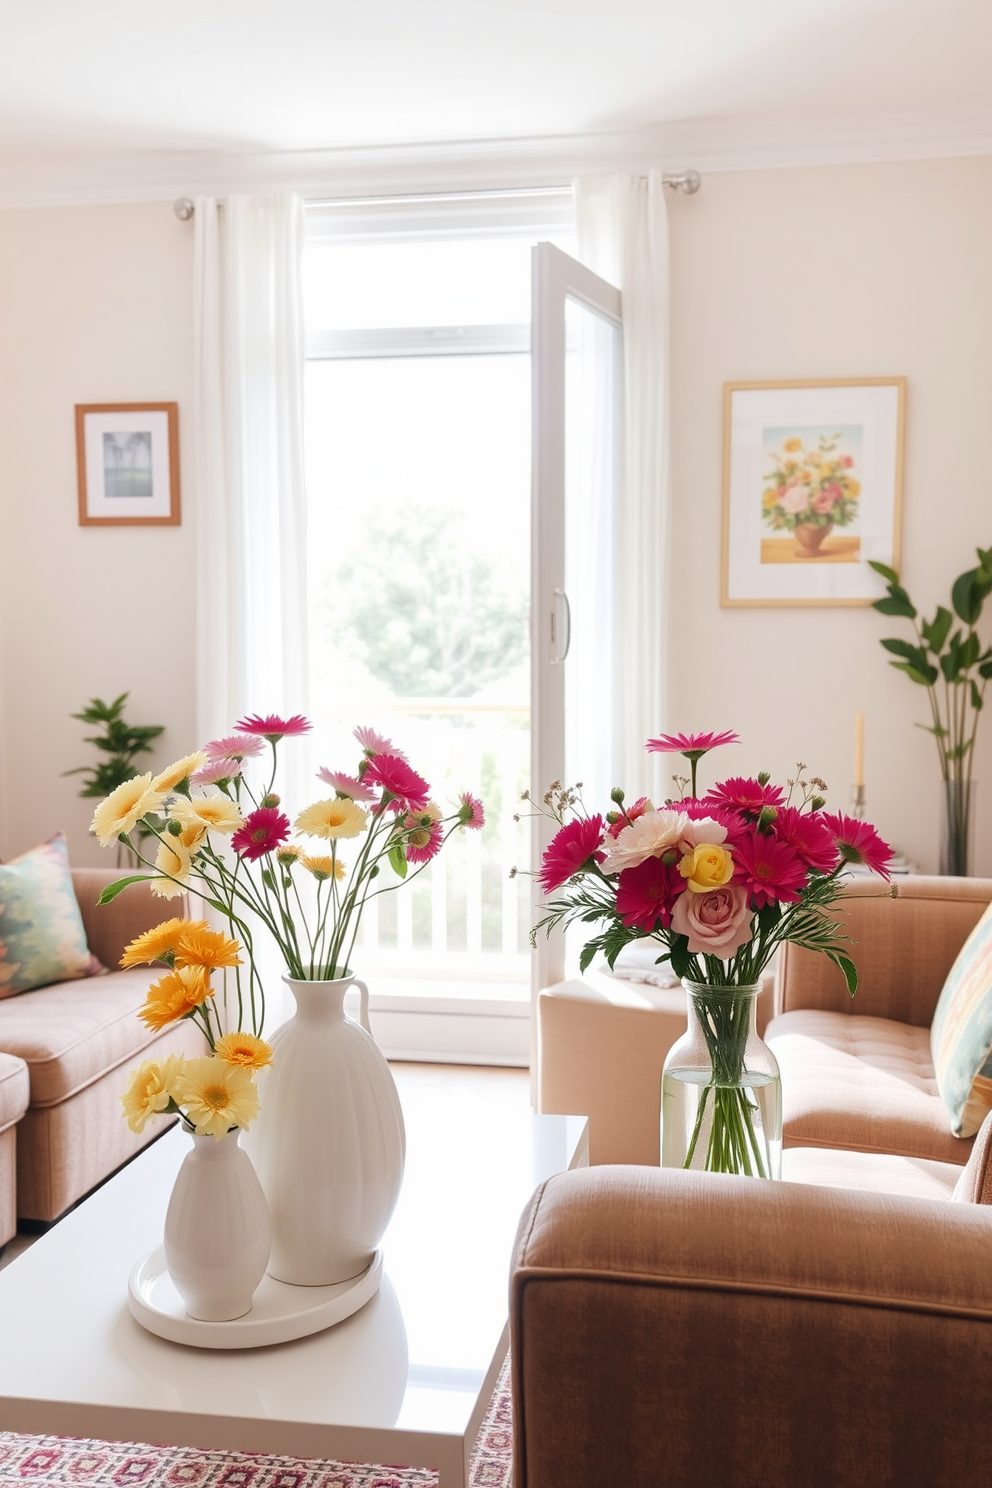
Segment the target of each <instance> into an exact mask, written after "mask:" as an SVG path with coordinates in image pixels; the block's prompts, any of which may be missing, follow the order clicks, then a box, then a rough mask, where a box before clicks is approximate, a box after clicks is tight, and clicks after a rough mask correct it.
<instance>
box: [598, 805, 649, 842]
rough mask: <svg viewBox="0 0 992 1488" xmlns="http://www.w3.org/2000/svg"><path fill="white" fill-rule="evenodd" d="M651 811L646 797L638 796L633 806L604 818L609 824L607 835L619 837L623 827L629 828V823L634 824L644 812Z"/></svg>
mask: <svg viewBox="0 0 992 1488" xmlns="http://www.w3.org/2000/svg"><path fill="white" fill-rule="evenodd" d="M651 809H652V806H651V802H650V801H649V800H648V798H647V796H638V798H637V800H636V801H635V802H634V804H633V806H622V807H621V808H620V810H619V811H611V812H610V814H609V816H608V817H607V818H606V820H607V821H608V822H609V823H610V825H609V826H608V827H607V829H606V831H607V835H608V836H610V837H619V836H620V833H621V832H622V831H623V829H624V827H629V826H630V824H631V822H635V821H636V820H637V818H638V817H639V816H643V815H644V813H645V811H650V810H651Z"/></svg>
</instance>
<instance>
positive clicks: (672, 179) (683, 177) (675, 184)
mask: <svg viewBox="0 0 992 1488" xmlns="http://www.w3.org/2000/svg"><path fill="white" fill-rule="evenodd" d="M664 182H665V185H666V186H670V187H671V188H672V190H673V191H684V192H685V194H686V196H695V194H696V192H697V191H698V190H699V188H700V186H701V185H702V184H703V178H702V176H701V175H700V174H699V172H698V171H697V170H687V171H680V173H679V174H678V175H677V176H665V177H664Z"/></svg>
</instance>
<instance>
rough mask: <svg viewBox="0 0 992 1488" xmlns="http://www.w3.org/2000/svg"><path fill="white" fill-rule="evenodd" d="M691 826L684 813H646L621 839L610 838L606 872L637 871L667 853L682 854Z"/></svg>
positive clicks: (665, 810) (607, 845)
mask: <svg viewBox="0 0 992 1488" xmlns="http://www.w3.org/2000/svg"><path fill="white" fill-rule="evenodd" d="M689 825H690V822H689V818H688V817H687V816H686V814H685V812H684V811H672V810H668V809H663V810H661V811H645V813H644V815H643V816H639V817H638V818H637V820H636V821H634V822H631V824H630V826H629V827H624V829H623V831H622V832H621V833H620V834H619V836H618V837H615V838H609V837H608V838H607V840H606V843H605V844H604V845H605V848H606V856H605V858H604V859H603V863H602V869H603V872H604V873H620V872H622V870H623V869H624V868H636V867H637V865H638V863H643V862H644V861H645V859H647V858H660V857H661V855H662V853H664V852H666V851H671V852H673V853H679V854H681V852H682V851H683V848H682V843H683V839H684V836H685V833H686V830H687V829H688V827H689ZM692 825H693V826H695V825H696V824H695V823H692ZM715 825H716V823H714V826H715Z"/></svg>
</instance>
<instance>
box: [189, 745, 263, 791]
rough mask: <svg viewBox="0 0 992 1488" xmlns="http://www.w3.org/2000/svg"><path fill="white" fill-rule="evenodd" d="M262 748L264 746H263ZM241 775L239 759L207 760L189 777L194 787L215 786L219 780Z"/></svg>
mask: <svg viewBox="0 0 992 1488" xmlns="http://www.w3.org/2000/svg"><path fill="white" fill-rule="evenodd" d="M263 748H264V745H263ZM240 774H241V761H240V760H239V759H230V758H227V759H221V758H218V759H208V760H207V763H206V764H205V765H201V766H200V768H199V770H196V771H194V773H193V774H192V775H191V776H190V777H189V778H190V780H191V781H192V783H193V784H194V785H216V784H217V783H218V781H221V780H233V779H234V777H235V776H236V775H240Z"/></svg>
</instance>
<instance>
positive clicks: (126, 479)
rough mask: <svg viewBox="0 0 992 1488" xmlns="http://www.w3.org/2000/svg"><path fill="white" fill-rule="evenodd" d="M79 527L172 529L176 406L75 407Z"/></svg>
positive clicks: (176, 514) (175, 521)
mask: <svg viewBox="0 0 992 1488" xmlns="http://www.w3.org/2000/svg"><path fill="white" fill-rule="evenodd" d="M76 470H77V476H78V483H79V525H80V526H81V527H178V526H179V523H180V507H179V404H178V403H77V404H76Z"/></svg>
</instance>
